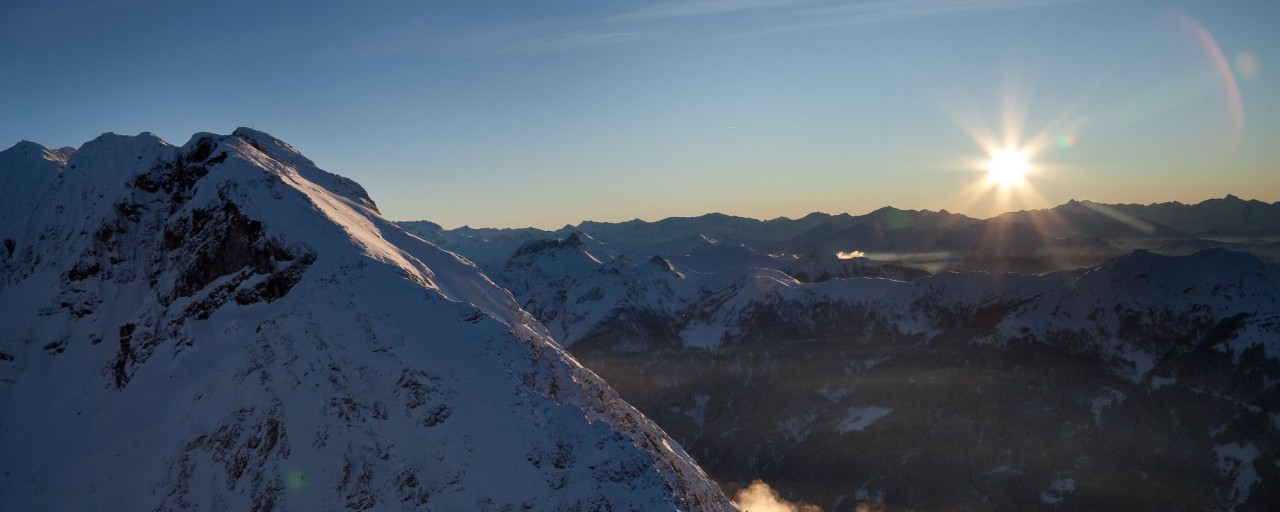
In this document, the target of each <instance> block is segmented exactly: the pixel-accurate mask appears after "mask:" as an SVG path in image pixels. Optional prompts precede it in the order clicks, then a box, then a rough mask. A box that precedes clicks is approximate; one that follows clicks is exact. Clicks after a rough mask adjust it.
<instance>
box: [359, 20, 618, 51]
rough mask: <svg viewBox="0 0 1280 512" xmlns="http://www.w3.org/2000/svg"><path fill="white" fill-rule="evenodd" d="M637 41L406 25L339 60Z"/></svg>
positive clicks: (558, 27)
mask: <svg viewBox="0 0 1280 512" xmlns="http://www.w3.org/2000/svg"><path fill="white" fill-rule="evenodd" d="M638 38H640V34H638V33H636V32H624V31H601V30H590V29H583V28H578V27H571V26H565V25H564V24H559V23H550V22H525V23H499V24H487V25H473V26H469V27H462V28H457V29H448V30H442V29H441V28H439V27H435V26H430V25H426V24H422V23H410V24H408V25H405V26H403V27H400V28H399V29H396V30H388V31H384V32H383V33H382V34H380V35H379V36H378V37H376V38H373V39H370V40H367V41H363V42H360V43H357V44H351V45H348V46H347V47H346V48H344V49H343V50H342V51H341V52H339V54H338V56H339V57H340V58H357V59H358V58H366V57H377V56H386V55H401V54H419V53H443V54H451V55H470V56H501V55H521V54H539V53H555V52H564V51H572V50H579V49H587V48H594V47H600V46H608V45H613V44H618V43H623V42H627V41H631V40H634V39H638Z"/></svg>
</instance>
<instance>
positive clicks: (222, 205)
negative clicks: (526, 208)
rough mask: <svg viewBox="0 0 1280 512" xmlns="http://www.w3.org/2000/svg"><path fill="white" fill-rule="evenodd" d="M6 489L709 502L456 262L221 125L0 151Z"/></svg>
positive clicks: (356, 191) (530, 326)
mask: <svg viewBox="0 0 1280 512" xmlns="http://www.w3.org/2000/svg"><path fill="white" fill-rule="evenodd" d="M0 180H2V182H3V185H4V188H3V194H4V201H2V202H0V239H3V243H4V250H3V251H0V258H2V259H0V264H2V265H3V267H2V268H3V274H0V311H2V312H3V313H0V315H3V319H4V321H3V325H5V326H6V329H5V330H4V332H2V333H0V411H3V414H2V417H3V418H4V419H3V420H2V421H0V489H3V491H0V504H3V508H5V509H13V510H84V509H94V508H103V509H120V510H173V509H180V510H196V509H199V510H275V509H302V510H334V509H351V510H365V509H378V510H386V509H390V510H396V509H405V510H417V509H423V508H428V509H439V510H459V509H473V510H499V509H509V508H521V507H523V508H533V509H538V510H609V509H614V510H628V509H637V510H653V509H676V510H727V509H729V508H730V505H729V504H728V503H727V501H726V500H725V499H724V497H723V496H722V495H721V494H720V493H719V491H718V490H717V489H716V488H715V486H714V485H713V484H712V483H710V482H709V481H708V480H707V479H706V477H705V475H704V474H703V473H702V471H701V470H700V469H699V468H698V467H697V466H696V465H695V464H694V463H693V461H692V460H691V459H690V458H689V457H688V456H687V455H685V453H684V452H683V451H682V450H681V449H680V448H679V446H677V445H676V444H675V443H674V442H673V441H671V440H670V439H669V438H667V437H666V435H665V434H663V433H662V431H661V430H659V429H658V428H657V427H656V426H654V425H653V424H652V423H651V422H650V421H649V420H647V419H646V418H645V417H644V416H642V415H640V414H639V413H637V412H636V411H635V410H634V409H632V408H631V407H630V406H628V405H627V404H626V403H625V402H622V401H621V400H620V399H619V398H618V397H617V395H616V393H614V392H613V390H612V389H610V388H609V387H608V386H607V385H605V384H604V383H603V382H602V381H600V380H599V379H598V378H597V377H596V376H595V375H594V374H592V373H591V372H589V371H587V370H586V369H584V368H582V367H581V366H580V365H579V364H577V362H576V361H575V360H574V359H573V358H572V357H570V356H568V355H567V354H565V353H564V352H563V351H562V350H561V349H560V348H559V346H558V345H557V344H556V343H555V342H553V341H552V340H551V339H550V338H549V337H548V336H547V335H546V331H545V329H544V328H543V327H542V326H541V324H539V323H538V322H537V321H536V320H533V319H532V318H531V317H529V316H528V314H527V313H525V312H524V311H523V310H522V309H520V308H519V307H518V306H517V305H516V304H515V302H514V301H513V299H512V297H511V296H510V294H509V293H507V292H506V291H505V290H503V289H501V288H499V287H497V286H496V285H494V284H493V283H492V282H491V281H489V279H488V278H487V277H485V275H484V274H483V273H482V272H480V271H479V269H477V268H475V267H474V266H473V265H472V264H470V263H469V262H468V261H466V260H465V259H463V258H460V257H458V256H456V255H454V254H453V253H449V252H447V251H444V250H441V249H439V248H437V247H436V246H434V245H431V244H430V243H427V242H424V241H423V240H421V239H419V238H417V237H414V236H411V235H409V234H408V233H406V232H404V231H403V230H402V229H400V228H399V227H397V226H395V225H394V224H391V223H390V222H388V221H386V220H384V219H382V218H381V217H380V216H379V215H378V213H377V210H376V206H375V205H374V203H373V201H372V200H370V199H369V198H368V196H367V194H366V193H365V192H364V190H363V189H362V188H361V187H360V186H359V185H357V184H355V183H354V182H352V181H350V180H347V179H345V178H341V177H339V176H336V175H333V174H329V173H327V172H324V171H322V170H320V169H319V168H317V167H315V165H314V164H313V163H311V162H310V161H309V160H307V159H306V158H305V157H303V156H302V155H300V154H299V153H297V152H296V151H294V150H293V149H292V148H291V147H289V146H288V145H287V144H284V143H283V142H281V141H279V140H277V139H275V138H273V137H271V136H269V135H267V134H264V133H261V132H256V131H253V130H248V129H243V128H242V129H238V130H236V132H235V133H234V134H233V135H231V136H219V135H212V134H197V135H195V136H193V137H192V139H191V141H190V142H188V143H187V144H186V145H184V146H182V147H174V146H171V145H169V144H167V143H165V142H164V141H162V140H160V139H158V138H156V137H155V136H153V135H150V134H142V135H139V136H136V137H124V136H116V135H111V134H108V135H104V136H102V137H99V138H98V139H95V140H94V141H91V142H89V143H86V144H85V145H84V146H82V147H81V148H80V149H78V150H75V151H74V152H72V151H63V150H58V151H53V150H48V149H45V148H42V147H39V146H38V145H35V144H30V143H23V144H19V145H18V146H15V147H14V148H11V149H9V150H6V151H4V152H0Z"/></svg>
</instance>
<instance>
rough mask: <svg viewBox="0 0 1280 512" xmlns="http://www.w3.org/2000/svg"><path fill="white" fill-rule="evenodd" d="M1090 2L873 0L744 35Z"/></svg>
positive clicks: (820, 11) (804, 12) (828, 8)
mask: <svg viewBox="0 0 1280 512" xmlns="http://www.w3.org/2000/svg"><path fill="white" fill-rule="evenodd" d="M1089 1H1092V0H872V1H869V2H858V3H842V4H840V5H829V6H826V7H815V8H811V9H806V10H802V11H799V12H798V13H796V14H798V15H799V16H800V17H801V18H802V19H804V18H807V19H809V20H814V21H796V22H793V23H787V24H780V25H777V26H773V27H769V28H765V29H762V30H758V31H754V32H750V33H747V34H741V35H745V36H752V35H765V34H776V33H786V32H802V31H807V30H816V29H824V28H836V27H843V26H849V25H864V24H875V23H891V22H897V21H907V20H913V19H920V18H930V17H938V16H951V15H961V14H973V13H981V12H996V11H1010V10H1016V9H1031V8H1038V7H1049V6H1054V5H1062V4H1074V3H1082V2H1089ZM816 18H821V19H816Z"/></svg>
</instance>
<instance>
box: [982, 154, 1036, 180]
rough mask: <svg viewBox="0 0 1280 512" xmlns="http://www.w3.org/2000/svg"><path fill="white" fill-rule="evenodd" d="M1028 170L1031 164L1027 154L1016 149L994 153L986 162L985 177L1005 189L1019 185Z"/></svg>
mask: <svg viewBox="0 0 1280 512" xmlns="http://www.w3.org/2000/svg"><path fill="white" fill-rule="evenodd" d="M1029 170H1031V162H1030V161H1029V158H1028V157H1027V153H1026V152H1024V151H1019V150H1016V149H1008V148H1006V149H1003V150H1000V151H996V152H994V153H993V154H992V155H991V161H990V162H987V172H988V174H987V177H988V178H990V179H991V181H994V182H996V183H998V184H1000V185H1001V186H1005V187H1009V186H1013V185H1018V184H1021V183H1022V181H1023V178H1024V176H1026V174H1027V171H1029Z"/></svg>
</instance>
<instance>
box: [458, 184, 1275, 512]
mask: <svg viewBox="0 0 1280 512" xmlns="http://www.w3.org/2000/svg"><path fill="white" fill-rule="evenodd" d="M1107 208H1111V207H1107ZM1104 209H1105V208H1103V206H1099V205H1096V204H1086V203H1084V202H1076V203H1072V204H1069V205H1066V206H1064V207H1062V208H1060V209H1057V211H1041V212H1030V213H1025V214H1024V215H1022V216H1021V217H1019V216H1016V215H1015V216H1008V217H1003V218H997V219H992V220H989V221H981V222H965V223H961V224H957V225H954V226H951V227H938V226H927V225H920V224H919V223H917V224H915V225H911V224H910V223H903V225H901V226H899V227H895V228H891V229H884V228H877V227H875V226H872V225H870V224H867V223H863V224H851V225H848V226H846V227H843V228H837V227H834V226H833V225H831V224H828V223H825V222H819V223H817V224H815V225H812V226H810V227H809V228H808V229H806V230H805V231H803V232H801V233H800V234H798V235H796V236H794V237H791V238H789V239H787V240H785V241H784V243H793V244H796V247H808V248H820V249H815V250H812V251H811V252H809V253H801V252H796V251H790V252H788V251H783V252H780V253H766V252H762V251H760V250H758V249H757V248H756V247H755V246H753V245H752V244H759V243H761V242H760V240H763V238H760V237H756V238H754V239H753V240H755V241H754V242H753V241H750V240H751V237H745V236H744V237H743V238H741V239H740V240H747V241H736V242H735V241H732V239H730V238H729V237H728V236H725V232H724V231H723V230H722V231H721V232H720V233H719V235H717V236H720V238H716V237H715V236H710V235H707V234H704V233H701V232H696V231H695V232H694V235H692V236H691V235H690V232H689V231H688V230H689V229H692V228H689V224H691V223H694V221H693V220H688V219H684V220H681V221H680V222H679V223H677V224H680V225H682V226H683V227H682V229H684V231H679V230H677V232H675V234H674V235H672V236H666V237H664V236H663V235H662V231H661V230H659V229H657V228H652V229H644V230H642V229H640V227H639V226H636V225H631V224H634V223H631V224H628V225H627V226H626V227H625V228H624V227H619V229H622V230H624V232H635V233H643V234H644V235H645V236H646V237H647V238H645V240H647V241H646V242H645V243H640V242H637V239H638V235H637V236H636V237H632V238H629V239H625V240H622V242H621V243H620V244H619V245H614V244H613V243H611V239H610V236H613V235H612V232H611V230H609V229H596V230H595V231H590V230H586V231H580V230H578V229H577V228H571V229H570V230H569V231H567V232H565V233H564V234H563V236H558V235H561V233H560V232H557V233H544V234H543V236H541V237H540V236H539V235H538V233H537V231H536V230H527V229H526V230H511V231H500V230H488V231H481V230H472V231H471V232H470V233H469V234H468V235H467V236H459V233H457V232H450V231H447V230H440V229H438V226H437V230H436V232H435V235H436V236H437V237H438V238H439V239H440V240H442V243H446V244H452V245H451V246H452V247H454V248H456V249H457V250H458V251H460V252H461V253H463V254H468V253H469V252H472V251H474V252H475V254H477V258H478V259H485V260H486V261H492V262H500V263H498V265H499V266H498V267H497V269H500V270H501V272H500V273H499V272H498V270H497V269H495V270H494V271H492V273H493V274H495V275H499V278H498V281H499V283H500V284H504V285H507V286H510V287H511V289H512V290H514V291H516V299H517V300H518V301H519V302H520V303H521V304H522V306H523V307H524V309H525V310H526V311H528V312H530V314H532V315H534V316H535V317H537V318H538V319H539V320H541V321H542V322H543V323H544V325H546V326H547V328H548V329H549V330H550V331H551V332H552V333H553V335H554V336H555V337H556V338H557V339H560V340H562V341H563V342H564V343H566V345H567V347H568V348H569V350H571V351H572V352H573V353H574V354H575V355H576V356H577V357H579V358H581V359H582V360H583V361H584V362H585V363H586V364H587V365H588V366H589V367H591V368H592V369H593V370H595V371H596V372H598V373H600V374H601V375H602V376H604V377H605V378H606V379H607V380H608V381H609V382H610V383H611V384H613V385H614V386H615V387H616V388H617V389H619V390H620V392H621V393H622V395H623V396H624V397H626V398H627V399H628V400H629V401H631V402H632V403H634V404H636V405H637V407H639V408H640V409H641V410H642V411H644V412H645V413H646V414H647V415H649V416H650V417H652V418H655V420H656V421H658V422H659V424H661V425H662V426H663V427H664V428H665V429H667V431H668V432H671V433H672V434H673V435H674V436H675V437H676V438H677V439H678V440H680V441H681V442H682V444H683V445H684V446H686V447H687V448H688V449H689V450H690V452H691V453H693V454H694V455H695V456H696V457H697V459H698V460H699V461H701V463H702V464H703V465H704V467H705V468H707V469H708V471H709V472H710V473H711V475H712V476H713V477H715V478H716V479H717V480H718V481H721V482H729V483H731V484H732V483H738V484H742V485H745V484H746V483H747V482H750V481H752V480H754V479H757V478H763V479H764V480H765V481H767V482H769V483H770V484H771V485H773V487H774V488H775V489H778V490H780V491H781V492H782V493H783V494H784V496H785V497H787V498H789V499H793V500H801V501H808V502H816V503H820V504H822V505H824V506H826V507H828V508H829V509H835V510H844V509H848V508H852V507H855V506H857V505H858V504H869V505H872V506H873V507H874V506H876V505H883V506H886V507H888V508H889V509H921V510H932V509H949V508H961V509H1012V510H1026V509H1037V508H1046V507H1052V508H1056V509H1066V510H1098V509H1129V510H1132V509H1137V510H1166V509H1170V508H1174V509H1197V510H1198V509H1224V510H1228V509H1231V510H1269V509H1273V508H1274V507H1275V506H1276V505H1277V504H1280V493H1278V492H1276V491H1274V490H1273V489H1280V465H1277V464H1273V462H1276V461H1280V436H1277V435H1276V434H1275V433H1276V432H1277V431H1280V385H1278V384H1277V383H1280V267H1277V265H1276V264H1275V263H1274V262H1270V261H1267V260H1265V259H1263V258H1260V257H1259V256H1257V255H1255V254H1250V253H1244V252H1236V251H1229V250H1224V249H1222V248H1220V247H1222V246H1224V245H1225V246H1230V247H1235V246H1234V245H1232V244H1224V243H1218V242H1214V243H1205V242H1209V241H1208V240H1204V239H1198V238H1187V239H1179V238H1160V236H1164V235H1170V234H1173V235H1177V233H1186V236H1192V237H1195V236H1199V235H1198V234H1197V233H1198V231H1197V230H1191V229H1188V230H1185V231H1182V230H1180V229H1178V228H1177V227H1167V228H1158V229H1156V230H1155V231H1154V233H1155V234H1154V235H1151V237H1150V238H1148V239H1145V240H1150V241H1151V243H1159V244H1163V247H1164V249H1165V250H1166V251H1167V252H1170V253H1173V254H1180V256H1176V257H1170V256H1164V255H1160V254H1156V253H1153V252H1150V251H1145V250H1137V251H1132V252H1129V253H1127V254H1124V255H1121V256H1117V257H1111V258H1109V259H1104V260H1102V261H1101V262H1100V263H1097V264H1092V265H1085V264H1084V263H1085V262H1088V261H1091V259H1095V258H1100V257H1101V255H1105V254H1114V253H1119V252H1121V251H1124V250H1127V247H1125V246H1124V244H1122V243H1116V244H1114V245H1113V244H1112V243H1111V241H1117V240H1121V239H1108V240H1111V241H1108V240H1103V239H1102V238H1090V237H1089V236H1086V235H1087V234H1088V233H1090V232H1098V233H1109V234H1110V235H1114V236H1122V237H1125V238H1124V239H1123V241H1125V243H1132V238H1131V237H1132V236H1136V235H1134V233H1135V232H1134V231H1132V230H1133V229H1134V228H1133V226H1132V225H1131V224H1132V222H1130V223H1125V222H1121V221H1119V220H1116V218H1115V217H1120V218H1125V217H1124V215H1122V214H1121V213H1117V211H1118V210H1119V209H1120V208H1119V207H1115V208H1114V210H1117V211H1110V210H1108V211H1107V213H1102V212H1101V211H1102V210H1104ZM1108 213H1110V214H1113V215H1108ZM721 220H722V221H723V219H721ZM824 220H829V219H824ZM1128 220H1129V221H1133V219H1132V218H1129V219H1128ZM770 222H772V221H770ZM1055 222H1056V223H1057V224H1056V226H1057V227H1056V228H1054V229H1059V230H1061V231H1058V232H1056V234H1058V235H1066V236H1064V237H1062V238H1055V237H1054V236H1050V235H1047V234H1046V233H1047V231H1043V230H1039V229H1037V228H1036V223H1055ZM1215 222H1219V223H1227V224H1230V223H1231V222H1233V221H1232V219H1230V218H1228V216H1226V215H1223V216H1220V217H1219V218H1218V219H1217V220H1216V221H1215ZM1234 222H1235V223H1236V224H1238V225H1244V224H1245V223H1246V222H1247V219H1245V218H1236V219H1235V220H1234ZM624 224H627V223H624ZM724 224H725V223H724V222H720V221H717V222H715V223H712V224H711V225H710V228H715V227H716V226H720V227H721V228H723V225H724ZM731 224H734V225H737V224H742V222H741V221H733V222H732V223H731ZM1072 226H1075V227H1072ZM1081 226H1083V227H1084V228H1083V231H1077V230H1076V229H1077V228H1078V227H1081ZM579 227H583V226H579ZM585 227H587V228H589V229H590V228H591V226H590V225H587V226H585ZM710 228H709V229H708V231H707V233H713V231H712V230H711V229H710ZM1144 229H1146V228H1144ZM1090 230H1094V231H1090ZM740 233H741V232H739V234H738V235H734V236H742V235H741V234H740ZM848 233H864V234H869V235H867V236H869V237H873V238H875V237H878V238H875V239H878V240H884V241H887V242H886V243H892V244H893V247H895V248H902V247H917V248H918V249H919V250H924V249H927V248H930V247H937V245H936V244H944V245H945V244H955V243H959V242H957V241H964V240H967V241H968V242H964V243H973V244H977V246H978V247H985V249H984V250H987V251H990V252H992V253H994V252H1000V251H1006V250H1007V251H1010V252H1011V253H1014V254H1035V252H1036V251H1040V250H1043V249H1044V248H1046V247H1053V248H1054V251H1055V252H1053V253H1052V256H1053V258H1055V260H1054V261H1053V262H1051V263H1052V264H1053V265H1057V266H1062V267H1066V268H1069V270H1061V271H1056V272H1049V273H1044V274H1012V273H995V274H992V273H985V272H965V273H954V272H946V273H941V274H937V275H932V276H930V275H927V273H925V272H920V271H918V270H914V269H912V268H911V267H910V266H905V265H895V264H892V263H886V262H879V261H874V260H871V259H868V258H866V257H865V256H866V255H867V254H865V253H863V254H858V253H856V252H852V251H850V252H845V251H844V250H837V248H838V247H847V246H848V245H847V244H846V243H844V242H841V241H840V237H841V236H845V235H847V234H848ZM876 233H879V234H876ZM944 235H945V236H944ZM1157 235H1159V236H1157ZM1171 236H1172V235H1171ZM1178 236H1182V235H1178ZM1139 238H1141V237H1139ZM517 239H518V240H519V241H518V242H516V240H517ZM867 239H871V238H864V240H867ZM726 240H729V241H726ZM798 241H803V243H801V242H798ZM888 241H892V242H888ZM917 242H918V243H919V244H920V245H919V246H912V245H911V244H912V243H917ZM930 244H934V245H930ZM1175 244H1176V245H1175ZM619 246H621V247H622V248H619ZM1257 246H1258V245H1257V244H1254V245H1251V246H1250V247H1253V248H1256V247H1257ZM775 247H776V246H775ZM473 248H475V249H473ZM874 248H875V247H873V249H874ZM888 248H889V246H888V245H886V246H884V247H883V249H888ZM648 249H653V251H652V252H650V251H648ZM663 251H672V252H663ZM1073 251H1074V252H1073ZM834 252H840V253H842V254H834ZM517 254H518V257H517V256H516V255H517ZM844 258H848V259H844ZM1073 258H1074V259H1073ZM1002 261H1003V262H1004V263H1003V264H1005V265H1008V263H1009V262H1010V261H1012V260H1011V259H1009V258H1007V257H1006V258H1005V259H1003V260H1002ZM1028 268H1038V267H1035V266H1032V265H1029V266H1028Z"/></svg>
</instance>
